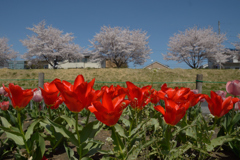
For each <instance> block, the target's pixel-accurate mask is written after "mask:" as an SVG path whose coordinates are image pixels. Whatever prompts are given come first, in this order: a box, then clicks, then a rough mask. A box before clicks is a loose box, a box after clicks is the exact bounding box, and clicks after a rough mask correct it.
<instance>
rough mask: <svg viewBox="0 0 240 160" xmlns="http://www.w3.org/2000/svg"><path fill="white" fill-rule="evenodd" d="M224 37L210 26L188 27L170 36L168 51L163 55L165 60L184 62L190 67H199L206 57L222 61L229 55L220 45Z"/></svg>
mask: <svg viewBox="0 0 240 160" xmlns="http://www.w3.org/2000/svg"><path fill="white" fill-rule="evenodd" d="M226 39H227V38H226V35H225V34H220V35H218V34H217V33H216V32H214V31H213V29H212V28H207V29H205V28H204V29H198V28H197V27H193V28H189V29H186V30H185V32H181V31H180V32H179V34H174V36H173V37H170V41H169V44H168V46H169V49H168V50H169V51H170V52H168V53H167V54H166V55H164V54H163V56H164V59H165V60H174V61H177V62H179V63H181V62H185V63H186V64H187V65H188V66H189V67H191V68H199V67H200V66H201V64H202V63H203V61H204V60H206V59H207V58H208V59H211V60H213V61H214V62H218V63H224V62H226V61H227V60H228V58H229V57H230V56H228V55H226V54H225V53H224V52H226V51H225V49H224V45H222V43H223V42H224V41H225V40H226Z"/></svg>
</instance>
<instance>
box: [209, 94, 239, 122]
mask: <svg viewBox="0 0 240 160" xmlns="http://www.w3.org/2000/svg"><path fill="white" fill-rule="evenodd" d="M210 94H211V98H210V97H209V96H208V95H205V99H206V101H207V102H208V108H209V110H210V112H211V114H212V115H214V116H215V117H217V118H220V117H222V116H224V115H225V114H227V113H228V112H229V111H230V110H231V109H232V108H233V104H234V103H236V102H237V99H236V98H232V97H231V96H229V97H227V98H226V99H225V100H223V99H222V97H221V96H219V95H217V94H216V93H215V92H214V91H211V93H210Z"/></svg>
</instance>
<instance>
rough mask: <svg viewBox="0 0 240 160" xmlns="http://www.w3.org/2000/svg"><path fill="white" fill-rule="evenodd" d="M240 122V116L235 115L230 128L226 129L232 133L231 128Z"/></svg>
mask: <svg viewBox="0 0 240 160" xmlns="http://www.w3.org/2000/svg"><path fill="white" fill-rule="evenodd" d="M239 121H240V115H239V114H238V112H237V114H236V115H235V116H234V117H233V119H232V121H231V124H230V126H229V127H228V128H227V129H228V132H232V129H233V126H234V125H235V124H236V123H238V122H239Z"/></svg>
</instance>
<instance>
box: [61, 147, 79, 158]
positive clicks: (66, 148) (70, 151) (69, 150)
mask: <svg viewBox="0 0 240 160" xmlns="http://www.w3.org/2000/svg"><path fill="white" fill-rule="evenodd" d="M64 148H65V150H66V153H67V156H68V159H69V160H77V158H75V157H74V151H73V150H72V149H71V148H69V147H68V146H66V144H65V143H64Z"/></svg>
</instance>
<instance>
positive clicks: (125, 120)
mask: <svg viewBox="0 0 240 160" xmlns="http://www.w3.org/2000/svg"><path fill="white" fill-rule="evenodd" d="M120 120H121V121H122V122H123V124H124V125H125V126H126V127H130V121H129V120H128V119H126V118H124V117H123V116H121V117H120Z"/></svg>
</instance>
